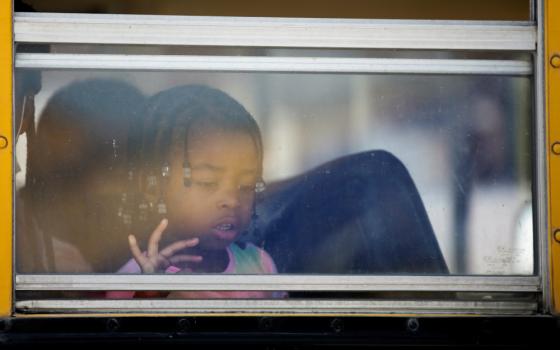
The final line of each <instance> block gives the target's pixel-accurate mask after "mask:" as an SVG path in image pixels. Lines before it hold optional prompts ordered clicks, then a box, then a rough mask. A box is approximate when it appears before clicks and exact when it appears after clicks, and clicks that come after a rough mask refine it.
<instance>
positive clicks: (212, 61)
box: [16, 53, 533, 76]
mask: <svg viewBox="0 0 560 350" xmlns="http://www.w3.org/2000/svg"><path fill="white" fill-rule="evenodd" d="M16 68H27V69H102V70H148V71H182V70H186V71H212V72H215V71H217V72H271V73H273V72H274V73H296V72H297V73H301V72H305V73H307V72H311V73H394V74H480V75H482V74H486V75H509V76H511V75H514V76H528V75H532V74H533V67H532V65H531V63H530V62H526V61H521V60H475V59H402V58H401V59H388V58H325V57H258V56H257V57H254V56H245V57H239V56H179V55H173V56H164V55H111V54H38V53H19V54H16Z"/></svg>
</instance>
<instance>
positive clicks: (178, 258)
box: [169, 255, 202, 264]
mask: <svg viewBox="0 0 560 350" xmlns="http://www.w3.org/2000/svg"><path fill="white" fill-rule="evenodd" d="M201 261H202V257H201V256H200V255H175V256H173V257H171V258H169V262H170V263H171V264H177V263H181V262H201Z"/></svg>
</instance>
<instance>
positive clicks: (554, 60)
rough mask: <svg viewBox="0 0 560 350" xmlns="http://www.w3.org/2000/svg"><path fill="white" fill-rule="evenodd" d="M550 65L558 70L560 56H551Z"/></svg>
mask: <svg viewBox="0 0 560 350" xmlns="http://www.w3.org/2000/svg"><path fill="white" fill-rule="evenodd" d="M550 65H551V66H552V67H554V68H560V56H559V55H552V57H551V58H550Z"/></svg>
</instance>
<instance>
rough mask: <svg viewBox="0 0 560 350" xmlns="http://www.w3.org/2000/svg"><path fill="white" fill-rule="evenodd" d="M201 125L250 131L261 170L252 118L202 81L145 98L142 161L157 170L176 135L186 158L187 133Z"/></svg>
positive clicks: (257, 132) (259, 146) (258, 138)
mask: <svg viewBox="0 0 560 350" xmlns="http://www.w3.org/2000/svg"><path fill="white" fill-rule="evenodd" d="M202 125H204V126H208V127H211V128H217V129H220V130H224V131H226V132H243V133H247V134H248V135H250V136H251V138H252V139H253V141H254V143H255V147H256V149H257V156H258V161H259V162H258V163H259V174H262V160H263V146H262V139H261V133H260V130H259V127H258V125H257V123H256V121H255V120H254V118H253V117H252V116H251V114H250V113H249V112H247V110H246V109H245V108H244V107H243V106H242V105H241V104H240V103H239V102H237V101H236V100H235V99H233V98H232V97H231V96H229V95H228V94H226V93H225V92H223V91H220V90H218V89H214V88H211V87H208V86H203V85H184V86H178V87H174V88H171V89H168V90H165V91H162V92H160V93H158V94H156V95H155V96H153V97H152V98H151V99H150V100H149V102H148V104H147V108H146V124H145V127H144V140H143V147H142V156H143V157H142V158H143V162H144V164H143V165H144V166H147V168H148V169H150V170H151V171H155V172H156V173H159V172H160V169H161V167H162V166H163V165H164V162H167V159H166V157H167V156H168V155H169V153H170V150H171V147H172V143H173V140H178V139H181V142H183V144H184V147H185V151H184V152H185V155H184V157H185V161H188V160H187V159H186V152H187V149H186V147H187V137H188V135H189V132H190V131H191V130H192V128H193V127H200V126H202ZM154 131H155V132H154ZM162 160H163V161H162Z"/></svg>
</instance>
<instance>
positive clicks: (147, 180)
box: [109, 85, 276, 298]
mask: <svg viewBox="0 0 560 350" xmlns="http://www.w3.org/2000/svg"><path fill="white" fill-rule="evenodd" d="M146 117H147V120H146V125H145V133H144V141H143V146H142V154H141V159H142V161H141V163H142V169H140V174H141V176H140V178H141V179H142V180H141V182H142V185H141V186H142V188H143V191H142V192H143V198H142V199H141V200H140V204H139V208H140V213H139V215H138V216H139V220H141V221H142V220H144V221H147V220H148V217H149V216H150V208H153V211H154V212H157V215H159V217H162V218H163V219H162V220H161V221H160V223H159V225H158V226H157V228H156V229H155V230H154V231H153V232H152V233H151V234H150V236H149V239H148V243H147V251H146V252H142V247H141V245H140V244H139V243H138V241H139V240H138V239H137V237H136V236H135V235H129V237H128V240H129V245H130V250H131V252H132V256H133V259H131V260H130V261H129V262H128V263H127V264H126V265H125V266H123V267H122V268H121V269H120V270H119V272H120V273H157V272H165V273H231V274H261V273H276V267H275V265H274V262H273V261H272V259H271V258H270V256H269V255H268V254H267V253H266V252H265V251H264V250H262V249H260V248H258V247H256V246H254V245H252V244H250V243H248V244H238V243H236V239H237V238H238V237H239V236H240V235H241V234H242V233H243V232H244V231H246V230H247V228H248V226H249V224H250V222H251V220H252V218H253V217H254V216H255V196H256V194H257V193H258V192H260V191H262V190H264V183H263V180H262V161H263V147H262V141H261V135H260V131H259V128H258V126H257V124H256V122H255V120H254V119H253V118H252V116H251V115H250V114H249V113H248V112H247V111H246V110H245V108H243V106H241V105H240V104H239V103H238V102H237V101H235V100H234V99H233V98H231V97H230V96H228V95H227V94H225V93H224V92H222V91H219V90H216V89H213V88H209V87H205V86H200V85H187V86H180V87H175V88H171V89H169V90H166V91H163V92H160V93H159V94H157V95H155V96H154V97H152V98H151V99H150V101H149V103H148V106H147V113H146ZM161 247H163V249H162V248H161ZM139 294H142V293H138V294H136V296H138V295H139ZM133 295H134V294H133V293H131V292H111V293H109V297H132V296H133ZM167 296H168V297H173V298H193V297H196V298H207V297H226V298H248V297H249V298H251V297H252V298H264V297H273V296H274V294H273V293H269V292H173V293H170V294H169V295H167Z"/></svg>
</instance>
